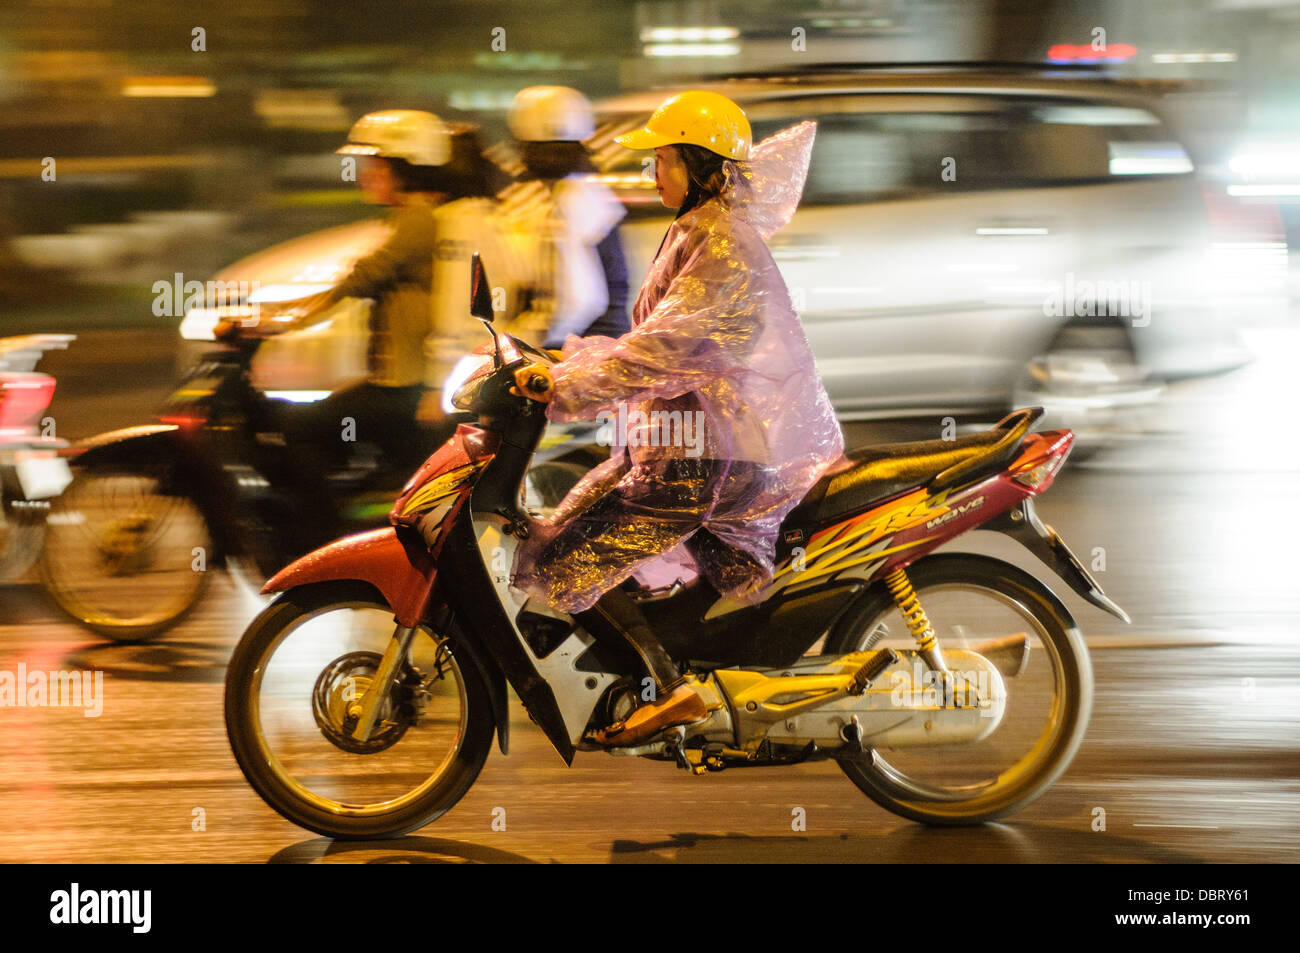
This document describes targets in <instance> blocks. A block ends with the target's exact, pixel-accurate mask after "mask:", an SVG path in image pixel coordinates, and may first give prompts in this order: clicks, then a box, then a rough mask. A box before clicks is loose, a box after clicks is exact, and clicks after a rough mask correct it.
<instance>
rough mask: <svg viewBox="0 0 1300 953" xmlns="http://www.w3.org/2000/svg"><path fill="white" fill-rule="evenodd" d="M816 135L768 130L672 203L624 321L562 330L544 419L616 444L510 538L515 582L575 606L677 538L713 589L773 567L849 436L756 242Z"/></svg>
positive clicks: (743, 589)
mask: <svg viewBox="0 0 1300 953" xmlns="http://www.w3.org/2000/svg"><path fill="white" fill-rule="evenodd" d="M815 133H816V124H815V123H812V122H803V123H800V124H798V125H796V126H792V127H790V128H789V129H785V130H782V131H781V132H779V133H776V134H775V135H773V136H771V137H769V138H768V139H765V140H764V141H763V142H761V143H759V144H758V145H757V146H755V147H754V149H753V150H752V153H751V158H750V159H749V161H747V162H743V163H736V164H731V163H729V164H728V175H727V179H726V183H725V185H724V187H723V189H722V191H721V194H720V195H719V196H717V197H715V198H712V199H709V200H707V201H704V202H702V203H700V204H699V205H697V206H696V207H694V208H692V209H690V210H689V211H687V212H685V213H684V214H681V215H679V217H678V218H677V220H676V221H674V222H673V224H672V225H671V226H670V227H669V229H668V233H667V235H666V236H665V238H664V242H663V245H662V246H661V247H660V249H659V253H658V255H657V256H656V258H655V260H654V262H653V264H652V265H651V266H650V270H649V273H648V274H647V275H646V279H645V283H644V284H643V285H642V287H641V293H640V295H639V296H638V298H637V301H636V305H635V307H634V309H633V315H632V325H633V327H632V330H631V331H630V332H629V333H627V334H625V335H623V336H622V337H620V338H617V339H615V338H608V337H589V338H582V339H580V338H576V337H570V338H569V339H568V340H567V342H566V344H565V348H564V359H563V360H562V361H561V362H560V363H559V364H558V365H556V366H555V367H554V368H553V369H552V374H553V376H554V380H555V387H554V392H553V398H552V401H551V404H550V407H549V410H548V416H549V417H550V419H551V420H556V421H577V420H591V419H596V420H598V421H600V422H601V423H602V427H603V430H604V433H605V435H606V436H607V437H609V438H610V440H611V443H612V444H613V446H612V455H611V458H610V459H609V460H608V461H606V462H605V463H603V464H601V465H600V466H599V467H597V468H596V469H595V470H593V471H592V472H591V473H589V474H587V476H586V477H584V478H583V480H582V481H581V482H580V483H579V484H578V485H577V486H576V487H575V488H574V489H573V491H572V492H570V494H569V495H568V496H567V497H566V498H565V500H564V501H563V502H562V503H561V504H560V507H559V508H558V509H557V510H556V512H555V513H554V514H553V516H552V517H551V519H550V520H549V521H547V522H544V523H541V524H539V525H536V526H535V527H534V531H533V532H532V533H531V535H530V537H529V539H528V540H527V541H526V542H525V543H524V545H522V546H521V547H520V550H519V556H518V559H517V561H516V566H515V569H516V573H515V579H514V585H515V586H516V587H518V588H519V589H521V590H523V591H524V592H526V593H528V594H529V595H532V596H536V597H538V598H540V599H542V600H544V601H545V602H546V603H547V604H548V605H551V606H553V607H555V608H558V609H562V610H564V611H567V612H570V613H574V612H579V611H582V610H584V609H588V608H590V607H591V606H592V605H594V604H595V603H596V601H597V600H598V599H599V598H600V596H601V595H602V594H603V593H605V592H607V591H609V590H610V589H612V588H614V587H615V586H617V585H618V584H619V583H621V582H622V581H623V580H625V579H627V578H628V577H629V576H631V575H632V574H633V573H634V572H637V571H638V570H639V569H642V568H644V567H646V566H647V565H648V564H649V563H651V562H652V561H654V560H656V559H657V558H659V557H660V556H662V555H664V554H666V553H669V552H670V551H672V550H674V549H676V548H677V547H678V546H680V545H681V544H683V543H685V544H686V547H685V548H686V550H687V551H688V552H689V553H690V555H691V556H692V557H694V560H695V562H696V563H697V564H698V566H699V568H700V570H701V572H703V574H704V575H705V577H706V578H707V579H708V580H709V581H710V582H711V583H712V584H713V585H714V586H715V587H716V588H717V589H718V590H719V592H721V593H722V594H723V595H726V596H730V597H731V598H736V599H740V600H742V601H748V600H750V599H752V598H754V597H756V595H757V591H758V589H760V588H761V586H762V585H763V584H764V583H765V582H766V581H767V580H769V579H770V578H771V575H772V570H773V560H774V556H775V544H776V537H777V533H778V530H779V528H780V525H781V521H782V519H783V518H784V517H785V515H786V514H787V513H788V512H789V511H790V510H791V509H793V508H794V506H795V505H796V504H797V503H798V502H799V501H800V499H801V498H802V497H803V496H804V494H805V493H807V491H808V490H809V488H811V487H812V485H813V484H814V483H815V482H816V481H817V480H818V478H819V477H820V476H821V475H822V473H823V472H824V471H825V470H826V469H827V468H828V467H829V466H830V465H831V464H832V463H833V462H834V461H835V460H836V459H838V458H839V456H840V454H841V452H842V451H843V448H844V440H843V436H842V434H841V432H840V427H839V424H838V422H837V421H836V419H835V414H834V412H833V411H832V409H831V404H830V400H829V399H828V398H827V396H826V391H825V389H824V388H823V386H822V383H821V380H820V379H819V377H818V376H817V369H816V366H815V364H814V361H813V355H812V351H811V349H810V348H809V346H808V341H807V338H806V337H805V335H804V332H803V328H802V326H801V325H800V322H799V317H798V315H797V314H796V312H795V310H794V306H793V305H792V303H791V301H790V295H789V293H788V291H787V289H786V286H785V282H784V281H783V280H782V277H781V273H780V272H779V271H778V270H777V267H776V263H775V262H774V261H773V260H772V256H771V254H770V253H769V251H768V249H767V246H766V245H765V244H764V239H766V238H768V237H769V236H771V235H772V234H773V233H775V232H776V231H777V230H778V229H779V228H781V227H782V226H783V225H785V224H786V223H787V222H788V221H789V220H790V218H791V216H793V214H794V211H795V208H796V207H797V205H798V204H799V197H800V195H801V193H802V191H803V184H804V180H805V178H806V176H807V172H808V162H809V159H810V157H811V154H812V145H813V137H814V135H815ZM737 171H738V172H739V174H735V173H736V172H737Z"/></svg>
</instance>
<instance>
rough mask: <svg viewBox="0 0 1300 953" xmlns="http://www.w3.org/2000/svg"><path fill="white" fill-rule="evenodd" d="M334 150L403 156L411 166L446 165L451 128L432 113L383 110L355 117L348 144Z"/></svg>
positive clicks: (448, 155) (362, 154)
mask: <svg viewBox="0 0 1300 953" xmlns="http://www.w3.org/2000/svg"><path fill="white" fill-rule="evenodd" d="M335 151H336V152H339V153H343V154H344V155H357V156H381V157H383V158H385V159H405V160H406V161H407V162H409V163H411V165H446V164H447V163H448V162H449V161H451V130H450V129H449V128H448V127H447V124H446V123H445V122H443V121H442V120H441V119H439V118H438V117H437V116H435V115H434V114H433V113H427V112H421V111H420V110H418V109H384V110H382V111H380V112H376V113H367V114H366V115H364V116H362V117H361V118H360V119H358V120H357V122H356V125H354V126H353V127H352V131H351V132H349V133H348V144H347V145H345V146H343V147H342V148H341V149H336V150H335Z"/></svg>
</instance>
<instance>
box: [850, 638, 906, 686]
mask: <svg viewBox="0 0 1300 953" xmlns="http://www.w3.org/2000/svg"><path fill="white" fill-rule="evenodd" d="M900 658H901V656H900V655H899V654H898V653H897V652H895V651H894V650H893V649H881V650H880V651H879V652H877V653H876V654H875V655H873V656H871V658H869V659H867V661H866V663H865V664H864V665H863V666H862V667H861V668H860V669H858V670H857V671H856V672H854V673H853V678H851V679H850V680H849V694H850V695H861V694H862V693H863V692H865V691H866V690H867V688H868V686H870V685H871V683H872V682H874V681H875V680H876V679H877V678H879V677H880V673H881V672H883V671H885V669H887V668H889V666H891V665H893V664H894V663H895V662H897V661H899V659H900Z"/></svg>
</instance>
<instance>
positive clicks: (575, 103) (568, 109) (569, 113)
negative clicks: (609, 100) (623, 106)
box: [508, 86, 596, 142]
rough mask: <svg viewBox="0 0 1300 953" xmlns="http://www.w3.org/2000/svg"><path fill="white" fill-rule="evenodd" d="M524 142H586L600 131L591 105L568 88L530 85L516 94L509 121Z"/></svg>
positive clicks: (580, 95)
mask: <svg viewBox="0 0 1300 953" xmlns="http://www.w3.org/2000/svg"><path fill="white" fill-rule="evenodd" d="M508 122H509V124H510V132H511V134H512V135H513V136H514V137H515V138H516V139H518V140H519V141H520V142H582V141H583V140H584V139H590V138H591V136H592V133H594V132H595V131H596V116H595V113H594V112H593V111H592V108H591V102H590V101H589V100H588V99H587V97H586V96H584V95H582V93H580V92H578V91H577V90H576V89H570V88H569V87H568V86H529V87H528V88H527V89H521V90H520V91H519V92H518V93H516V94H515V101H514V103H512V104H511V106H510V116H509V119H508Z"/></svg>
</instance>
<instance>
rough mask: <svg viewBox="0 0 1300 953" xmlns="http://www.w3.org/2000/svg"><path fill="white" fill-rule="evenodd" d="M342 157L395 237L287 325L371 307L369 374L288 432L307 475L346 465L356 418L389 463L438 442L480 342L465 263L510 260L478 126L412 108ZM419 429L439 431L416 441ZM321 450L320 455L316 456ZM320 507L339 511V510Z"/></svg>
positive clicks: (306, 411) (300, 412)
mask: <svg viewBox="0 0 1300 953" xmlns="http://www.w3.org/2000/svg"><path fill="white" fill-rule="evenodd" d="M338 152H339V153H342V154H345V155H354V156H358V157H359V158H360V161H361V168H360V170H359V171H360V176H359V182H360V185H361V188H362V190H363V192H364V193H365V196H366V199H367V200H368V201H370V202H373V203H376V204H380V205H387V206H390V207H391V208H392V210H393V211H392V212H391V213H390V215H389V217H388V225H389V226H390V229H391V233H390V235H389V237H388V239H387V240H386V241H385V242H384V244H383V245H382V246H381V247H379V248H378V249H376V250H375V251H373V252H371V253H370V254H369V255H366V256H365V257H364V258H361V259H360V260H358V261H357V262H356V264H355V265H353V267H352V270H351V271H350V272H349V273H348V274H347V276H346V277H344V278H343V279H342V281H340V282H339V283H338V285H336V286H335V287H334V288H332V289H330V290H329V291H325V292H322V293H321V294H319V295H316V296H314V297H312V298H309V299H306V300H305V301H303V302H302V304H301V305H300V306H299V307H298V309H297V312H298V313H297V317H296V319H295V321H294V322H293V323H292V325H290V327H293V328H298V327H303V326H308V325H311V324H315V323H317V322H319V321H322V320H324V319H325V318H326V317H327V316H328V312H329V310H330V309H331V308H332V307H333V305H334V304H336V303H337V302H338V301H340V300H341V299H343V298H345V297H355V298H370V299H373V301H374V305H373V307H372V308H371V311H370V321H369V325H370V327H369V330H370V338H369V344H368V347H367V367H368V373H367V375H366V378H365V379H364V380H362V381H360V382H357V383H354V384H351V385H348V386H345V387H342V388H340V389H339V390H336V391H335V392H334V393H332V394H330V396H329V397H327V398H325V399H324V400H322V401H320V402H318V403H316V404H313V405H308V406H304V407H300V408H298V409H297V412H296V413H295V414H294V415H293V416H292V418H291V420H290V422H289V425H288V427H287V430H288V434H287V435H288V436H289V439H290V440H291V441H293V442H295V443H297V444H298V445H300V446H302V447H303V449H304V451H306V452H307V454H308V458H307V459H306V460H305V461H304V462H305V464H306V466H305V467H304V469H305V470H314V469H333V468H335V467H337V466H339V465H341V464H342V463H344V462H345V460H346V459H347V456H348V450H349V441H348V440H347V439H346V436H347V433H346V431H345V427H344V424H345V421H347V420H348V419H350V421H351V424H352V428H353V430H352V433H351V434H350V436H351V437H352V439H353V440H354V441H356V442H367V443H372V444H376V445H377V446H378V447H379V448H380V449H381V451H382V452H383V453H384V457H385V462H386V463H387V464H388V465H390V466H398V467H405V466H410V465H413V464H414V463H416V462H418V461H419V460H420V459H423V456H424V454H425V453H427V452H428V451H429V450H430V449H431V448H432V447H433V446H436V445H437V443H439V442H441V436H440V435H439V433H438V431H440V430H441V429H442V425H443V424H444V421H443V418H442V411H441V409H440V400H439V397H440V391H439V388H440V387H441V383H442V381H443V380H444V379H445V378H446V376H447V372H448V371H449V370H450V368H451V366H452V364H454V363H455V361H456V359H457V358H458V357H459V356H460V355H461V354H463V353H464V352H465V351H466V350H469V349H471V348H472V347H474V346H476V345H477V344H478V343H479V342H480V338H481V336H482V330H481V328H479V327H478V326H477V324H476V322H474V321H473V320H472V319H470V318H469V317H468V315H467V314H466V302H467V301H468V300H469V263H470V257H471V255H472V254H473V252H474V251H482V252H483V253H484V257H485V258H486V259H488V260H492V259H493V258H495V259H496V261H497V262H498V263H500V264H502V265H506V263H507V262H506V256H504V255H502V254H500V253H496V249H497V248H498V247H499V246H500V244H501V240H500V229H499V228H498V222H499V219H498V216H497V215H496V209H497V203H496V202H495V200H494V199H493V198H492V194H493V192H492V187H491V184H490V182H489V178H488V169H489V164H488V163H487V161H486V160H485V159H483V157H482V154H481V148H480V143H479V139H478V135H477V127H474V126H470V125H468V124H449V123H446V122H443V121H442V120H441V119H439V118H438V117H437V116H435V115H434V114H433V113H429V112H422V111H417V110H407V109H390V110H384V111H381V112H374V113H370V114H368V115H366V116H363V117H362V118H361V119H360V120H358V121H357V123H356V124H355V125H354V126H353V127H352V131H351V132H350V133H349V134H348V142H347V144H346V145H344V146H343V147H342V148H340V149H339V150H338ZM506 270H508V267H503V268H499V269H498V275H497V276H494V277H500V278H502V279H505V282H506V284H507V285H508V284H509V277H508V275H502V274H500V272H501V271H506ZM512 305H513V302H511V304H510V305H507V307H508V308H509V307H511V306H512ZM421 422H422V423H423V424H424V426H425V427H432V428H433V430H434V431H435V432H433V433H423V434H421V432H420V429H419V428H420V424H421ZM316 453H321V454H323V455H324V456H325V459H324V460H310V457H311V456H314V455H315V454H316ZM307 479H308V482H310V483H312V484H313V485H312V486H311V487H308V488H306V491H307V493H308V494H309V495H320V494H326V495H327V488H326V487H325V485H324V481H323V479H321V480H319V481H318V480H315V479H312V478H311V477H307ZM318 502H320V503H322V504H324V503H325V502H327V501H325V500H321V501H318ZM330 502H332V501H330ZM322 508H323V509H326V510H329V511H332V505H331V506H328V507H322Z"/></svg>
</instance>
